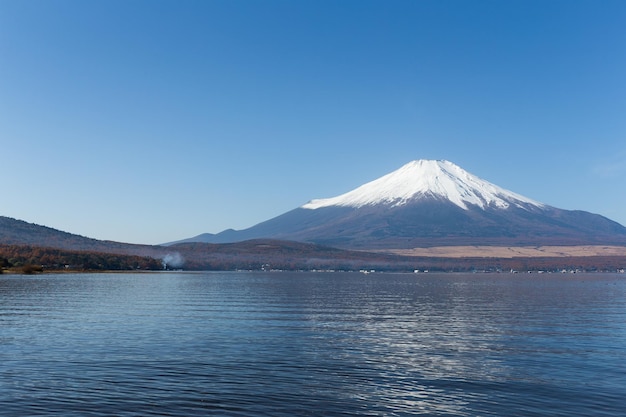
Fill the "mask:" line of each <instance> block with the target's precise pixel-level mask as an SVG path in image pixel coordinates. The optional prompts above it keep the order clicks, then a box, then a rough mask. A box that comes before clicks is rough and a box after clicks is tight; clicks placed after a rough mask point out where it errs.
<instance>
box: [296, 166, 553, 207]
mask: <svg viewBox="0 0 626 417" xmlns="http://www.w3.org/2000/svg"><path fill="white" fill-rule="evenodd" d="M426 196H434V197H439V198H444V199H447V200H449V201H451V202H452V203H454V204H456V205H457V206H459V207H461V208H463V209H465V210H467V209H468V206H467V204H471V205H474V206H479V207H481V208H483V209H485V208H486V207H494V206H495V207H498V208H508V207H509V206H510V205H511V204H512V205H515V206H518V207H521V208H525V207H526V206H528V205H531V206H536V207H545V205H544V204H542V203H539V202H537V201H534V200H531V199H530V198H527V197H524V196H522V195H519V194H516V193H514V192H512V191H508V190H505V189H504V188H501V187H498V186H497V185H494V184H492V183H490V182H488V181H485V180H482V179H480V178H478V177H477V176H475V175H472V174H470V173H469V172H467V171H465V170H463V169H462V168H460V167H459V166H457V165H455V164H453V163H452V162H449V161H432V160H424V159H420V160H416V161H411V162H409V163H408V164H406V165H404V166H402V167H401V168H400V169H398V170H396V171H394V172H392V173H390V174H387V175H385V176H382V177H380V178H378V179H376V180H374V181H371V182H368V183H367V184H364V185H362V186H360V187H358V188H356V189H354V190H352V191H350V192H347V193H345V194H342V195H339V196H337V197H332V198H324V199H316V200H311V201H310V202H308V203H306V204H305V205H303V206H302V208H305V209H311V210H315V209H318V208H322V207H330V206H344V207H363V206H366V205H378V204H384V205H389V206H392V207H395V206H401V205H404V204H407V203H408V202H410V201H412V200H416V199H420V198H423V197H426Z"/></svg>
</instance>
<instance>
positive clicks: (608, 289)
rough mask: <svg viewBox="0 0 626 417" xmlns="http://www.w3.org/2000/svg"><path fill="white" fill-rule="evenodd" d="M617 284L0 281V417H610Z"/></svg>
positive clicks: (180, 277) (223, 277) (621, 356)
mask: <svg viewBox="0 0 626 417" xmlns="http://www.w3.org/2000/svg"><path fill="white" fill-rule="evenodd" d="M625 398H626V276H624V275H612V274H594V275H579V274H576V275H569V274H568V275H552V274H551V275H548V274H544V275H526V274H524V275H521V274H520V275H509V274H494V275H489V274H485V275H480V274H474V275H438V274H437V275H436V274H421V275H416V274H404V275H403V274H369V275H363V274H358V273H327V274H322V273H318V274H315V273H156V274H94V275H44V276H34V277H27V276H7V275H4V276H0V415H2V416H37V415H46V416H47V415H59V416H150V415H158V416H163V415H165V416H206V415H241V416H263V415H267V416H294V415H295V416H297V415H324V416H335V415H372V416H374V415H380V416H383V415H384V416H394V415H398V416H399V415H437V416H624V415H626V399H625Z"/></svg>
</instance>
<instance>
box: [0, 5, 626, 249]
mask: <svg viewBox="0 0 626 417" xmlns="http://www.w3.org/2000/svg"><path fill="white" fill-rule="evenodd" d="M422 158H426V159H447V160H450V161H452V162H454V163H456V164H458V165H460V166H461V167H463V168H464V169H466V170H468V171H470V172H472V173H474V174H476V175H478V176H480V177H482V178H484V179H486V180H488V181H491V182H493V183H495V184H497V185H500V186H502V187H504V188H508V189H510V190H512V191H515V192H517V193H520V194H523V195H526V196H528V197H530V198H533V199H536V200H539V201H542V202H544V203H547V204H550V205H553V206H556V207H560V208H565V209H581V210H587V211H591V212H594V213H599V214H602V215H605V216H607V217H609V218H612V219H613V220H616V221H618V222H620V223H622V224H626V1H621V0H620V1H610V0H602V1H576V0H563V1H552V0H541V1H532V0H520V1H516V0H510V1H495V0H494V1H480V0H476V1H466V0H462V1H448V0H432V1H420V0H412V1H382V0H381V1H367V0H352V1H350V0H336V1H324V0H311V1H293V0H285V1H274V0H263V1H261V0H254V1H247V0H236V1H232V0H224V1H203V0H198V1H156V0H146V1H143V0H129V1H127V0H123V1H122V0H106V1H105V0H103V1H96V0H94V1H83V0H76V1H74V0H45V1H38V0H0V179H1V181H2V192H1V193H0V215H5V216H10V217H15V218H19V219H23V220H26V221H28V222H33V223H38V224H44V225H47V226H50V227H54V228H57V229H61V230H65V231H68V232H72V233H77V234H81V235H85V236H89V237H94V238H98V239H111V240H118V241H125V242H133V243H162V242H167V241H172V240H177V239H182V238H187V237H190V236H194V235H197V234H200V233H203V232H212V233H215V232H219V231H221V230H223V229H226V228H235V229H242V228H246V227H249V226H252V225H254V224H256V223H258V222H260V221H263V220H267V219H269V218H271V217H274V216H276V215H279V214H282V213H284V212H286V211H288V210H291V209H293V208H296V207H298V206H300V205H302V204H304V203H306V202H307V201H308V200H310V199H313V198H324V197H331V196H335V195H338V194H341V193H344V192H346V191H349V190H351V189H353V188H355V187H356V186H359V185H361V184H363V183H365V182H367V181H370V180H373V179H375V178H377V177H379V176H381V175H383V174H386V173H388V172H390V171H393V170H395V169H397V168H399V167H400V166H401V165H403V164H404V163H406V162H409V161H410V160H413V159H422Z"/></svg>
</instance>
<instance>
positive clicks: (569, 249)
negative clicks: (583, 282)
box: [377, 246, 626, 258]
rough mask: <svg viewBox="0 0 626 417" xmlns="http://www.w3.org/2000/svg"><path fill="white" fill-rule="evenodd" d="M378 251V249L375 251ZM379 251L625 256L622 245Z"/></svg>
mask: <svg viewBox="0 0 626 417" xmlns="http://www.w3.org/2000/svg"><path fill="white" fill-rule="evenodd" d="M377 252H378V251H377ZM379 252H385V253H394V254H397V255H405V256H429V257H442V258H465V257H480V258H514V257H529V258H536V257H559V256H562V257H567V256H626V247H624V246H522V247H511V246H437V247H432V248H414V249H389V250H384V251H383V250H381V251H379Z"/></svg>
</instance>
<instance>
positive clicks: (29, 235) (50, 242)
mask: <svg viewBox="0 0 626 417" xmlns="http://www.w3.org/2000/svg"><path fill="white" fill-rule="evenodd" d="M0 244H4V245H30V246H39V247H47V248H57V249H67V250H79V251H92V252H104V253H119V254H128V255H140V256H152V257H156V258H158V257H161V255H162V254H163V253H164V252H166V251H165V250H163V249H162V248H159V247H158V246H150V245H133V244H129V243H121V242H112V241H104V240H97V239H91V238H88V237H84V236H80V235H75V234H72V233H67V232H63V231H60V230H57V229H53V228H51V227H47V226H41V225H37V224H33V223H27V222H25V221H23V220H17V219H13V218H10V217H5V216H0Z"/></svg>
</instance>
